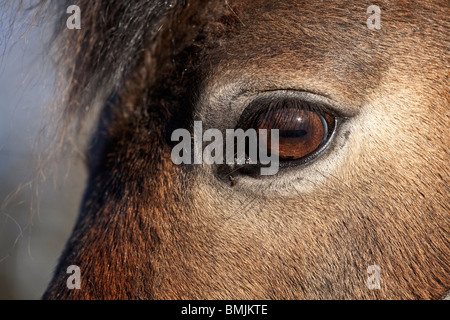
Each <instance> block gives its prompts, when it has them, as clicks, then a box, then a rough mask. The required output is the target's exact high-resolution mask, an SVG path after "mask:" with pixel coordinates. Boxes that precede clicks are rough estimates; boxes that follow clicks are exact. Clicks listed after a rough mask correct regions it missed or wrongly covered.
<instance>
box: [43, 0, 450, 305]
mask: <svg viewBox="0 0 450 320" xmlns="http://www.w3.org/2000/svg"><path fill="white" fill-rule="evenodd" d="M80 3H81V5H87V2H85V1H80ZM371 4H373V3H371V2H368V1H358V2H355V1H327V2H318V1H312V2H311V1H277V2H274V1H263V0H261V1H259V0H257V1H225V2H222V1H210V2H207V4H205V3H204V2H189V5H187V6H175V8H174V9H173V10H172V11H170V13H167V14H164V15H162V16H161V18H160V19H158V21H159V24H158V23H157V24H155V25H162V26H163V27H162V28H161V30H160V31H159V33H156V32H154V30H153V31H149V34H152V37H149V38H148V39H149V41H142V42H140V44H139V45H142V46H143V47H142V50H140V51H139V50H137V51H136V54H135V55H134V57H135V58H136V61H134V63H133V64H130V65H128V66H127V71H126V72H123V73H122V74H121V77H119V79H122V80H121V81H117V82H115V83H116V84H117V85H116V86H110V87H111V90H110V91H115V92H117V95H116V98H115V100H113V103H112V105H111V106H110V107H109V109H106V113H107V116H105V119H104V120H103V121H105V122H106V125H105V126H104V127H105V128H106V129H105V132H100V133H101V134H103V135H105V137H106V139H105V141H104V142H102V143H101V144H100V145H96V147H95V148H94V149H93V150H92V151H91V153H92V154H93V155H94V157H95V158H96V159H97V161H96V162H95V165H93V164H92V165H91V168H90V170H91V175H90V180H89V187H88V189H87V192H86V196H85V201H84V203H83V208H82V212H81V215H80V218H79V220H78V222H77V224H76V226H75V229H74V231H73V234H72V236H71V238H70V240H69V242H68V244H67V248H66V250H65V252H64V254H63V257H62V259H61V262H60V265H59V267H58V268H57V270H56V273H55V277H54V279H53V280H52V282H51V284H50V286H49V288H48V290H47V292H46V293H45V295H44V298H48V299H61V298H65V299H204V298H219V299H249V298H250V299H253V298H258V299H299V298H300V299H303V298H307V299H328V298H331V299H339V298H344V299H349V298H358V299H359V298H363V299H365V298H385V299H403V298H406V299H415V298H420V299H436V298H439V297H441V296H442V295H443V294H444V293H445V292H446V290H448V289H449V288H450V278H449V272H450V261H449V257H450V252H449V248H450V246H449V245H450V243H449V232H450V225H449V218H450V217H449V212H450V210H449V209H450V208H449V205H448V195H449V187H448V179H449V168H448V161H449V149H448V141H449V138H450V131H449V125H450V123H449V115H448V107H449V97H450V95H449V91H448V85H449V83H448V63H449V62H448V48H449V30H450V26H449V23H448V21H447V17H448V6H447V4H446V2H445V1H441V3H439V1H433V2H431V1H417V2H411V1H394V2H392V1H389V2H384V1H377V2H376V4H377V5H379V6H380V7H381V10H382V29H381V30H377V31H371V30H368V29H367V27H366V26H365V22H366V19H367V17H368V15H367V14H366V12H365V10H366V8H367V7H368V6H369V5H371ZM86 12H89V11H88V10H86ZM84 19H86V20H85V21H88V23H87V26H89V25H90V23H89V21H93V19H94V17H87V18H86V17H84ZM112 22H113V20H111V23H112ZM85 23H86V22H85ZM194 26H195V27H194ZM87 28H88V27H87ZM105 28H110V26H109V25H107V26H105ZM87 30H88V31H86V30H85V31H82V32H84V34H86V32H89V30H90V29H87ZM64 32H68V31H64ZM96 32H98V34H99V35H100V31H96ZM96 38H97V36H95V38H94V40H95V39H96ZM172 40H173V41H172ZM116 41H119V40H116ZM120 41H124V39H120ZM76 45H81V42H78V43H76ZM113 45H117V44H113ZM88 48H89V50H93V53H92V54H96V53H95V50H96V49H95V48H96V47H89V45H88ZM77 52H78V51H77ZM83 52H84V50H79V53H77V54H76V55H75V57H78V58H79V59H83ZM97 54H99V52H97ZM83 63H87V64H88V66H87V67H86V66H85V65H83V67H82V69H81V70H85V69H87V70H90V72H91V73H95V72H97V71H98V70H97V69H96V68H93V67H92V66H89V63H90V62H89V61H88V62H83ZM79 67H80V65H79ZM77 72H78V74H79V75H80V77H81V78H80V82H78V83H77V84H76V85H73V86H72V87H71V88H72V89H71V90H72V93H73V95H74V96H73V98H74V101H77V103H80V101H81V100H82V98H81V97H82V96H81V95H80V93H81V91H82V90H81V89H80V88H83V87H84V86H85V85H86V81H85V78H89V77H90V76H91V75H92V74H90V73H89V72H87V71H86V72H87V73H83V72H84V71H83V72H80V71H77ZM98 72H100V73H101V71H98ZM72 81H73V79H72ZM98 81H99V80H98ZM99 84H103V82H101V81H100V82H98V83H97V85H99ZM80 85H81V87H80ZM230 85H234V86H238V87H239V88H240V89H241V90H242V91H246V92H250V93H252V94H257V93H258V92H263V91H268V90H275V89H296V90H304V91H309V92H314V93H320V94H321V95H324V96H327V97H329V98H330V99H332V100H334V101H336V102H337V103H338V104H340V105H342V106H345V108H344V109H345V110H346V112H347V113H348V114H350V115H351V116H352V117H353V119H354V120H351V121H353V122H351V123H350V124H348V125H347V127H346V130H347V134H346V138H345V139H344V138H343V139H341V140H339V144H337V145H335V146H334V147H333V149H332V150H331V151H330V152H329V153H328V154H327V155H325V159H324V160H321V161H322V162H319V163H318V164H316V165H315V167H313V169H314V170H315V171H316V172H315V173H314V172H312V171H306V172H307V173H305V176H304V179H305V181H304V182H302V183H303V184H301V183H297V184H286V185H290V186H292V188H285V189H283V188H278V187H277V188H275V189H276V190H275V191H273V192H271V191H270V190H272V189H271V186H272V185H273V184H274V182H273V180H270V179H278V180H277V181H281V180H282V179H285V180H286V181H287V180H288V179H289V177H284V178H274V177H272V178H268V179H266V180H263V181H265V183H266V187H267V188H262V190H259V189H257V188H255V189H253V188H252V186H254V185H252V184H251V183H248V184H245V183H241V182H239V183H237V184H236V185H235V186H234V187H231V186H230V185H229V184H225V183H223V182H222V181H220V180H219V179H216V178H214V174H213V172H212V171H211V170H209V169H208V168H205V167H204V166H193V167H188V166H187V167H183V166H175V165H174V164H173V163H172V161H171V158H170V152H171V143H170V142H168V140H169V139H168V137H170V131H171V129H173V128H176V127H183V126H188V125H189V122H190V120H191V119H193V118H194V117H200V118H202V119H206V120H205V123H208V119H212V120H211V121H212V122H214V121H213V120H214V119H219V120H218V121H220V119H222V118H224V117H228V115H227V112H228V111H226V109H223V108H222V109H220V108H219V107H217V106H220V103H224V104H225V102H226V101H225V102H223V101H224V99H222V98H223V97H225V100H226V97H228V96H230V95H231V91H230V89H229V88H230ZM94 87H95V86H94ZM80 90H81V91H80ZM218 97H220V99H219V98H218ZM83 99H85V98H83ZM86 99H87V100H86V101H88V102H89V101H91V100H92V99H93V98H92V97H90V98H89V95H88V98H86ZM75 107H76V106H75V105H72V106H71V108H75ZM214 108H216V109H217V110H219V111H217V110H216V109H214ZM186 119H187V120H186ZM212 122H211V123H212ZM100 133H98V134H100ZM333 153H336V154H339V156H336V158H333ZM326 159H330V160H326ZM333 159H335V161H334V160H333ZM326 161H329V164H330V166H332V169H330V170H327V169H324V170H322V167H321V166H320V164H326V163H328V162H326ZM308 172H309V173H308ZM307 180H310V182H308V181H307ZM283 181H284V180H283ZM255 183H261V182H255ZM277 183H278V182H277ZM278 185H283V184H282V183H281V182H280V184H277V186H278ZM308 186H309V187H308ZM372 264H376V265H378V266H380V268H381V280H382V288H381V289H380V290H369V289H368V288H367V287H366V284H365V281H366V279H367V277H368V274H367V273H366V269H367V266H369V265H372ZM69 265H78V266H80V268H81V273H82V289H81V290H68V289H67V288H66V279H67V276H68V275H67V274H66V273H65V270H66V269H67V266H69Z"/></svg>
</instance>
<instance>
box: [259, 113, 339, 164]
mask: <svg viewBox="0 0 450 320" xmlns="http://www.w3.org/2000/svg"><path fill="white" fill-rule="evenodd" d="M334 122H335V119H334V117H333V116H331V115H329V114H326V113H323V112H319V111H315V110H313V109H311V108H307V107H302V106H298V107H293V106H285V107H281V108H278V109H272V110H270V109H269V110H267V111H264V112H262V113H261V114H260V115H259V116H257V117H256V119H255V121H254V125H253V126H254V128H255V129H257V130H258V129H267V132H268V139H267V144H268V149H269V150H271V152H272V153H278V156H279V159H280V160H281V161H283V160H284V161H292V160H297V159H301V158H304V157H306V156H308V155H310V154H311V153H313V152H314V151H316V150H318V149H319V148H320V147H321V146H322V145H324V144H325V143H326V142H327V140H328V138H329V137H330V135H331V133H332V131H333V129H334ZM271 129H278V130H279V146H278V152H277V150H272V148H271V146H270V141H271V137H270V130H271ZM274 149H275V148H274Z"/></svg>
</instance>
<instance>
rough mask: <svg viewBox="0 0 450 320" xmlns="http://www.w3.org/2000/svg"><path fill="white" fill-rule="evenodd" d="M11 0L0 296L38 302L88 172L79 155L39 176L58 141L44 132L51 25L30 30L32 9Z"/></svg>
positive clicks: (0, 195)
mask: <svg viewBox="0 0 450 320" xmlns="http://www.w3.org/2000/svg"><path fill="white" fill-rule="evenodd" d="M5 1H9V0H0V299H40V298H41V296H42V294H43V292H44V290H45V288H46V286H47V284H48V283H49V281H50V279H51V277H52V273H53V270H54V268H55V267H56V264H57V261H58V257H59V255H60V254H61V251H62V250H63V248H64V245H65V242H66V240H67V238H68V237H69V234H70V232H71V230H72V228H73V225H74V222H75V219H76V215H77V213H78V208H79V203H80V199H81V196H82V191H83V187H84V183H85V179H86V173H85V170H84V166H83V162H82V160H81V159H80V157H74V156H67V155H66V156H63V157H61V158H59V160H58V161H54V162H52V163H50V165H48V166H47V169H46V172H47V173H46V175H47V179H46V182H45V183H44V182H43V180H42V179H40V178H38V179H36V177H35V176H36V168H37V165H38V163H40V162H39V160H40V159H41V158H43V157H46V156H47V154H46V153H47V152H49V151H45V150H46V148H45V146H46V142H48V141H49V139H51V138H52V137H46V136H45V134H41V133H40V131H41V129H42V128H44V127H43V125H44V124H45V121H43V119H45V118H46V117H45V116H44V115H45V114H46V113H45V112H46V111H48V106H49V105H50V103H51V98H52V92H53V79H54V73H53V72H54V71H53V70H52V63H51V61H50V59H49V55H48V54H47V53H46V50H47V49H46V48H47V45H48V43H49V40H50V36H51V33H52V28H53V25H52V23H53V22H51V21H48V22H46V23H43V22H42V21H39V20H38V21H36V22H35V25H34V26H33V27H32V28H30V26H31V25H32V22H33V14H32V12H29V11H23V12H22V13H21V14H20V15H17V14H16V9H17V8H13V7H14V5H13V6H10V5H5ZM1 2H4V3H1ZM12 3H14V2H12ZM13 17H15V18H14V19H15V21H14V22H13V20H14V19H13ZM45 125H47V126H48V125H51V124H48V123H47V124H45ZM44 132H51V130H49V131H44ZM38 139H40V140H42V141H43V143H42V144H39V145H38V144H37V141H38ZM52 172H55V174H53V175H52Z"/></svg>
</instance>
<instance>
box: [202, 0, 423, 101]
mask: <svg viewBox="0 0 450 320" xmlns="http://www.w3.org/2000/svg"><path fill="white" fill-rule="evenodd" d="M402 3H403V2H402ZM227 4H228V6H229V13H228V14H229V15H230V16H232V17H233V16H234V24H233V26H232V27H231V31H230V32H229V33H228V35H227V37H225V38H222V39H219V40H218V43H219V45H217V46H216V49H215V51H212V52H209V56H210V57H212V59H215V61H219V62H218V63H216V64H210V65H211V66H214V68H213V69H215V70H214V71H216V72H215V74H217V75H221V76H223V75H225V74H228V75H230V77H242V76H244V77H245V74H247V75H249V76H248V77H249V78H251V79H252V81H255V80H256V81H259V82H260V83H261V84H263V83H264V82H267V83H268V84H267V86H270V84H272V85H273V86H274V87H277V86H280V85H283V84H286V82H289V81H290V80H292V79H293V78H297V80H298V81H300V82H302V79H303V80H304V79H308V85H309V86H312V87H317V89H318V90H317V91H322V92H323V91H326V90H322V89H323V88H321V87H323V86H324V83H326V86H328V89H330V90H335V91H336V92H330V95H331V96H335V95H340V96H341V97H342V98H343V99H344V100H346V101H345V102H351V103H359V102H362V101H363V99H364V96H365V95H366V93H367V92H368V91H373V90H374V88H376V87H377V86H378V85H379V84H380V83H381V81H382V78H383V76H384V75H385V73H386V72H387V71H388V70H389V69H393V68H394V69H396V70H395V72H405V73H410V74H411V75H413V74H414V72H415V70H419V69H420V68H422V66H421V65H420V58H418V59H412V60H410V61H409V62H408V68H406V67H405V66H406V64H405V63H404V59H403V58H402V57H404V56H405V55H408V56H411V55H413V56H414V55H416V56H418V57H420V55H421V54H423V55H425V54H427V53H426V52H424V51H423V50H421V48H420V47H421V46H422V47H423V44H424V41H423V39H427V37H426V36H427V34H426V32H423V30H420V28H423V21H424V20H422V22H421V23H419V21H420V20H421V19H426V17H424V15H425V16H426V15H427V14H430V12H429V10H424V9H423V8H420V7H418V6H416V5H415V4H414V5H410V6H405V5H402V6H398V7H396V6H395V4H389V3H387V2H386V3H383V2H381V3H380V9H381V29H380V30H371V29H369V28H368V26H367V20H368V18H369V17H370V15H371V14H368V13H367V8H368V6H369V5H370V4H367V3H365V2H352V1H324V2H322V1H321V2H315V1H313V2H310V1H287V0H286V1H285V0H283V1H277V2H273V1H265V0H260V1H248V2H243V1H228V2H227ZM424 12H425V13H424ZM414 22H417V24H416V25H415V24H414ZM418 39H421V40H422V41H418ZM416 49H419V50H416ZM392 61H397V62H398V61H400V62H399V63H391V62H392ZM225 70H226V71H227V72H224V71H225ZM230 70H235V71H236V72H234V73H233V72H232V71H231V72H230ZM212 73H214V72H212ZM271 75H272V76H273V78H270V76H271ZM267 77H268V78H267ZM299 78H300V79H299ZM297 80H295V81H297ZM295 81H294V82H295ZM277 82H279V84H277ZM330 84H333V88H330ZM288 86H290V84H288ZM292 86H293V87H295V86H296V85H295V83H293V84H292ZM299 86H300V87H304V85H303V84H302V83H300V84H299ZM311 89H312V91H315V90H314V89H315V88H311Z"/></svg>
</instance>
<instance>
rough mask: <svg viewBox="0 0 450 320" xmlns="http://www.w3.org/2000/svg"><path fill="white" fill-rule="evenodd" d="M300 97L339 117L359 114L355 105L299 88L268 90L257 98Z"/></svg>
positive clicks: (301, 99) (300, 99)
mask: <svg viewBox="0 0 450 320" xmlns="http://www.w3.org/2000/svg"><path fill="white" fill-rule="evenodd" d="M264 98H269V99H277V98H278V99H283V98H284V99H286V98H292V99H298V100H299V101H302V102H304V103H310V104H311V105H314V106H316V108H317V109H318V110H316V111H322V112H326V113H329V114H331V115H333V116H335V117H339V118H350V117H353V116H355V115H356V114H357V110H356V108H355V107H352V106H348V105H344V104H342V103H337V102H336V101H334V100H332V99H330V98H328V97H326V96H324V95H321V94H316V93H312V92H307V91H298V90H268V91H262V92H261V93H260V94H259V95H258V97H257V98H256V99H255V100H259V99H264Z"/></svg>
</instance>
